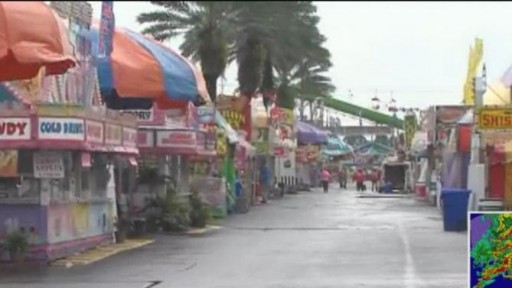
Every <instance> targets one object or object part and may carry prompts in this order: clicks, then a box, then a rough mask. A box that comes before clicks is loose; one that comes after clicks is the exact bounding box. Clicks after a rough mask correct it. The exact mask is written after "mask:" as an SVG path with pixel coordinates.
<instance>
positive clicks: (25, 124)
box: [0, 118, 31, 140]
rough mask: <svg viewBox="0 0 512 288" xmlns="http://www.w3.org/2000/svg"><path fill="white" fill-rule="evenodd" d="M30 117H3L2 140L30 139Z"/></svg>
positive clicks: (0, 130)
mask: <svg viewBox="0 0 512 288" xmlns="http://www.w3.org/2000/svg"><path fill="white" fill-rule="evenodd" d="M30 132H31V130H30V119H29V118H1V119H0V140H30Z"/></svg>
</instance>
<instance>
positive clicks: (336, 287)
mask: <svg viewBox="0 0 512 288" xmlns="http://www.w3.org/2000/svg"><path fill="white" fill-rule="evenodd" d="M357 195H358V194H357V192H354V191H347V190H339V189H331V191H330V192H329V193H328V194H324V193H321V192H319V190H316V191H314V192H303V193H300V194H299V195H286V196H285V198H284V199H280V200H274V201H272V202H271V203H270V204H269V205H266V206H262V207H254V208H252V210H251V211H250V213H248V214H242V215H233V216H230V217H229V218H227V219H226V220H225V221H223V224H222V225H223V228H222V229H220V230H218V231H217V232H215V233H214V234H211V235H206V236H202V237H189V236H164V235H162V236H157V241H156V243H154V244H152V245H149V246H146V247H144V248H141V249H139V250H135V251H131V252H127V253H124V254H121V255H117V256H114V257H112V258H109V259H106V260H103V261H101V262H97V263H95V264H92V265H89V266H86V267H73V268H70V269H66V268H49V269H45V270H41V271H32V272H24V273H23V274H16V273H10V274H2V275H0V287H2V288H3V287H9V288H11V287H12V288H19V287H27V288H67V287H69V288H82V287H83V288H149V287H154V288H164V287H169V288H171V287H172V288H174V287H177V288H188V287H194V288H207V287H208V288H209V287H212V288H213V287H215V288H217V287H218V288H240V287H243V288H260V287H261V288H271V287H272V288H274V287H275V288H306V287H308V288H309V287H311V288H313V287H315V288H317V287H318V288H320V287H325V288H344V287H347V288H352V287H366V288H377V287H380V288H402V287H403V288H423V287H432V288H436V287H439V288H458V287H461V288H462V287H467V284H466V283H467V264H466V263H467V261H466V249H467V238H466V233H453V232H450V233H448V232H443V229H442V218H441V215H440V213H439V212H438V211H437V210H436V209H435V208H434V207H432V206H429V205H427V204H424V203H420V202H418V201H415V200H414V199H411V198H388V199H383V198H359V197H357Z"/></svg>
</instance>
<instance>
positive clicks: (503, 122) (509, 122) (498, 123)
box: [482, 114, 512, 128]
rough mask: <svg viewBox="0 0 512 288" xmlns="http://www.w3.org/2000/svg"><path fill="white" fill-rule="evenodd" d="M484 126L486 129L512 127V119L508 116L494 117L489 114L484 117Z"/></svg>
mask: <svg viewBox="0 0 512 288" xmlns="http://www.w3.org/2000/svg"><path fill="white" fill-rule="evenodd" d="M482 124H483V126H485V127H496V128H502V127H510V126H512V117H511V116H508V115H503V116H494V115H489V114H484V115H483V117H482Z"/></svg>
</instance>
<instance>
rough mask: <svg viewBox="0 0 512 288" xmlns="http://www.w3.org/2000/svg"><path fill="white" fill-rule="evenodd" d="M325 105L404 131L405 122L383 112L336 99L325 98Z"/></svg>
mask: <svg viewBox="0 0 512 288" xmlns="http://www.w3.org/2000/svg"><path fill="white" fill-rule="evenodd" d="M324 104H325V106H326V107H329V108H332V109H334V110H338V111H340V112H343V113H347V114H350V115H354V116H360V117H361V118H363V119H366V120H369V121H372V122H375V123H378V124H384V125H387V126H389V127H393V128H396V129H400V130H403V129H404V120H402V119H399V118H398V117H394V116H389V115H386V114H384V113H381V112H377V111H374V110H371V109H368V108H364V107H361V106H357V105H354V104H352V103H349V102H346V101H342V100H338V99H334V98H325V99H324Z"/></svg>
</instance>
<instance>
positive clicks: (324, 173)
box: [320, 168, 331, 193]
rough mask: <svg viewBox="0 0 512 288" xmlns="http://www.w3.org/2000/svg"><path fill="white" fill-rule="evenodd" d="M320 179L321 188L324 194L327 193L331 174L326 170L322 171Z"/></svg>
mask: <svg viewBox="0 0 512 288" xmlns="http://www.w3.org/2000/svg"><path fill="white" fill-rule="evenodd" d="M320 178H321V179H322V187H323V188H324V193H327V192H329V181H331V173H329V170H327V168H324V169H323V170H322V174H321V175H320Z"/></svg>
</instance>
